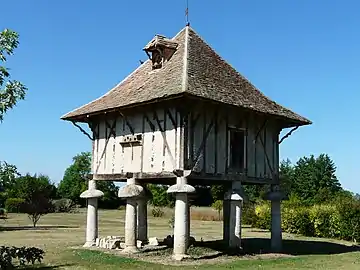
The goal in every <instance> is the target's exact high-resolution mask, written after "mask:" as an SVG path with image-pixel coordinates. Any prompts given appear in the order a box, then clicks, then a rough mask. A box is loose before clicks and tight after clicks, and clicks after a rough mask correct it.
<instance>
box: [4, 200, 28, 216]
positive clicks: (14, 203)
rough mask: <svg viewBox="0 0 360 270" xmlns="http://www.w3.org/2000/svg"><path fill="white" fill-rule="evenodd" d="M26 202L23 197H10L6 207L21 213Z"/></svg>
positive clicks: (10, 210)
mask: <svg viewBox="0 0 360 270" xmlns="http://www.w3.org/2000/svg"><path fill="white" fill-rule="evenodd" d="M24 202H25V200H24V199H21V198H8V199H7V200H6V201H5V209H6V210H7V211H8V212H10V213H20V212H21V208H22V205H23V204H24Z"/></svg>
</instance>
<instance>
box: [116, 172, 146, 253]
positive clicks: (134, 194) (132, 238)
mask: <svg viewBox="0 0 360 270" xmlns="http://www.w3.org/2000/svg"><path fill="white" fill-rule="evenodd" d="M143 193H144V188H143V187H142V186H140V185H136V183H135V179H134V178H129V179H128V180H127V185H126V186H123V187H121V188H120V189H119V192H118V197H120V198H125V199H126V213H125V248H124V250H123V251H122V252H124V253H136V252H138V251H139V250H138V248H137V239H136V236H137V235H136V233H137V200H138V198H140V197H142V195H143Z"/></svg>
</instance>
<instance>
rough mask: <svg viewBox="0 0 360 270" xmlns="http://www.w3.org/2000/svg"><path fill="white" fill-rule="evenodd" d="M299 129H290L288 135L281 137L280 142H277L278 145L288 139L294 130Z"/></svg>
mask: <svg viewBox="0 0 360 270" xmlns="http://www.w3.org/2000/svg"><path fill="white" fill-rule="evenodd" d="M298 128H299V126H296V127H294V128H293V129H291V130H290V131H289V132H288V133H286V134H285V135H284V137H282V138H281V139H280V140H279V143H278V144H281V143H282V142H283V141H284V140H285V139H286V138H287V137H289V136H290V135H291V134H292V133H293V132H294V131H295V130H297V129H298Z"/></svg>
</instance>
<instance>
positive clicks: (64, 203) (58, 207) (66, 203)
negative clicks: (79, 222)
mask: <svg viewBox="0 0 360 270" xmlns="http://www.w3.org/2000/svg"><path fill="white" fill-rule="evenodd" d="M52 204H53V210H54V212H55V213H72V212H75V210H76V204H75V202H74V201H73V200H71V199H66V198H63V199H59V200H53V201H52Z"/></svg>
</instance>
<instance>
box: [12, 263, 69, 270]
mask: <svg viewBox="0 0 360 270" xmlns="http://www.w3.org/2000/svg"><path fill="white" fill-rule="evenodd" d="M69 266H74V264H69V263H68V264H61V265H49V266H46V265H36V264H34V265H27V266H23V267H22V268H19V269H44V270H45V269H59V268H63V267H69Z"/></svg>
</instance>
